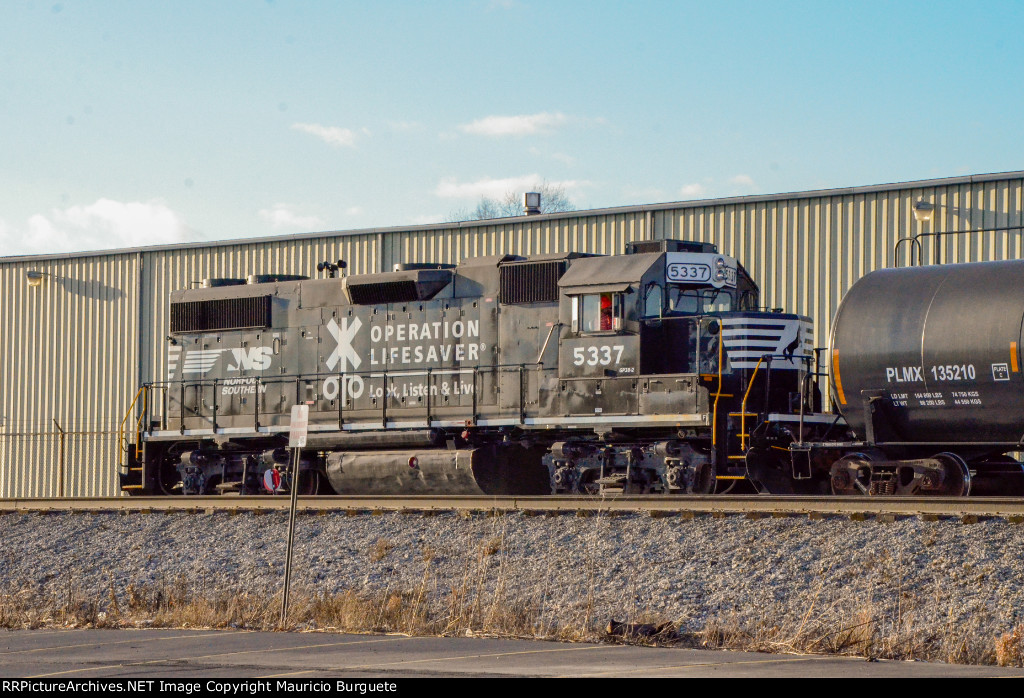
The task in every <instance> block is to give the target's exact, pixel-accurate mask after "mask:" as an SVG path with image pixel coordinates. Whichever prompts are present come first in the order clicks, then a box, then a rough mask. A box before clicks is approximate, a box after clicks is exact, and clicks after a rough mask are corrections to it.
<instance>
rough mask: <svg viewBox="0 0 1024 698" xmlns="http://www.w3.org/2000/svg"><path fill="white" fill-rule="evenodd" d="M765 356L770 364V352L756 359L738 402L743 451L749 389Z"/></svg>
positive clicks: (751, 387)
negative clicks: (741, 400)
mask: <svg viewBox="0 0 1024 698" xmlns="http://www.w3.org/2000/svg"><path fill="white" fill-rule="evenodd" d="M765 357H767V358H768V365H769V366H770V365H771V355H770V354H765V355H764V356H762V357H761V358H759V359H758V360H757V365H755V366H754V372H753V373H752V374H750V380H749V381H748V382H747V392H745V393H743V402H741V403H740V450H741V451H743V453H746V452H747V398H748V397H750V391H751V390H752V389H753V388H754V380H755V379H756V378H757V372H758V371H760V370H761V364H762V363H763V362H764V360H765Z"/></svg>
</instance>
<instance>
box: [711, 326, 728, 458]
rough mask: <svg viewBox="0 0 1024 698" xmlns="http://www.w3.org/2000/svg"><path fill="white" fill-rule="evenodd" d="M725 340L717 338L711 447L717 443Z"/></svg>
mask: <svg viewBox="0 0 1024 698" xmlns="http://www.w3.org/2000/svg"><path fill="white" fill-rule="evenodd" d="M724 346H725V342H724V341H722V337H721V336H719V338H718V389H717V390H715V406H714V407H713V408H712V409H711V448H714V447H715V446H716V445H717V444H718V398H720V397H722V347H724Z"/></svg>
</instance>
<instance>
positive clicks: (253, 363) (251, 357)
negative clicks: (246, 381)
mask: <svg viewBox="0 0 1024 698" xmlns="http://www.w3.org/2000/svg"><path fill="white" fill-rule="evenodd" d="M271 352H272V349H271V348H270V347H253V348H252V349H248V350H246V349H232V350H231V353H232V355H233V356H234V358H235V363H234V365H233V366H228V367H227V370H229V371H266V370H267V369H268V368H270V356H271Z"/></svg>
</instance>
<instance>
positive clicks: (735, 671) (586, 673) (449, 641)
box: [0, 630, 1024, 681]
mask: <svg viewBox="0 0 1024 698" xmlns="http://www.w3.org/2000/svg"><path fill="white" fill-rule="evenodd" d="M513 676H517V677H620V676H621V677H712V676H722V677H755V676H756V677H759V678H764V677H800V676H814V677H896V676H907V677H925V676H929V677H930V676H965V677H982V676H991V677H1011V676H1016V677H1024V669H1020V668H1000V667H980V666H962V665H954V664H937V663H928V662H890V661H866V660H865V659H863V658H855V657H833V656H818V655H814V656H810V655H791V654H759V653H753V652H727V651H710V650H696V649H681V648H671V647H636V646H625V645H614V644H590V643H559V642H543V641H537V640H516V639H498V638H481V637H458V638H438V637H407V636H404V635H342V634H330V633H319V632H318V633H275V632H249V631H239V630H14V631H4V632H0V677H3V678H12V677H17V678H30V677H31V678H47V679H58V678H73V679H95V678H163V679H172V680H174V679H177V680H188V681H196V680H201V679H215V678H229V677H231V678H249V679H257V678H258V679H271V678H286V679H293V680H305V679H317V678H341V677H344V678H371V677H372V678H395V679H397V678H405V677H449V678H450V677H513Z"/></svg>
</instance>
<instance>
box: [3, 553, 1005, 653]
mask: <svg viewBox="0 0 1024 698" xmlns="http://www.w3.org/2000/svg"><path fill="white" fill-rule="evenodd" d="M477 556H478V557H477V560H476V561H472V562H471V563H470V564H468V565H467V568H466V570H465V574H464V575H463V576H462V578H461V579H460V580H459V581H458V582H457V583H456V584H454V585H451V586H450V588H448V589H447V590H446V593H444V594H439V593H438V592H439V591H440V587H439V586H438V585H437V584H436V583H435V581H434V580H433V579H432V577H431V573H430V565H429V564H427V565H426V568H425V572H424V576H423V579H422V581H421V582H420V583H419V584H417V585H415V586H414V587H413V588H410V589H404V590H397V589H391V590H385V591H378V592H374V593H359V592H357V591H353V590H349V591H345V592H342V593H339V594H330V595H328V594H322V593H304V592H302V591H298V592H295V593H294V594H293V597H292V603H291V608H290V612H289V627H288V629H293V630H295V629H304V630H317V629H318V630H331V631H339V632H397V633H406V634H410V635H481V634H483V635H499V636H516V637H545V638H550V639H559V640H570V641H582V640H590V641H593V640H600V639H605V640H608V639H611V640H614V641H621V642H629V643H634V644H659V645H664V644H673V643H674V644H683V645H686V646H691V647H702V648H707V649H735V650H746V651H758V652H774V653H825V654H846V655H859V656H864V657H871V658H884V659H919V660H932V661H936V660H937V661H946V662H954V663H969V664H998V665H999V666H1024V625H1018V626H1016V627H1014V628H1013V629H1012V630H1010V631H1009V632H1006V633H1004V634H1002V635H999V636H998V637H994V638H993V637H989V638H985V637H984V635H982V634H980V632H979V631H981V627H983V626H984V625H985V624H984V623H981V624H978V625H977V626H972V627H961V626H958V625H955V624H954V623H953V622H952V619H951V621H950V624H949V625H948V626H947V627H946V628H945V629H943V631H942V632H935V630H934V629H928V628H924V627H919V626H917V625H916V624H915V621H914V614H913V613H912V612H910V613H907V612H905V613H903V614H902V616H901V617H897V616H896V615H894V614H892V613H889V614H886V613H884V612H882V611H881V610H880V608H878V607H876V606H872V605H865V606H863V607H862V608H861V609H860V610H858V611H845V612H844V611H842V610H840V609H838V608H834V607H831V608H823V609H820V610H815V606H814V604H810V605H809V606H808V610H807V612H806V613H805V615H804V616H803V617H799V618H790V619H788V620H787V619H785V618H784V617H781V616H780V615H779V614H778V613H777V609H775V610H773V609H772V608H770V607H766V608H761V609H760V611H759V612H755V611H753V610H751V609H747V610H746V611H740V610H735V611H732V612H730V613H726V614H723V615H722V616H720V617H716V618H714V619H712V620H711V621H709V622H707V623H706V624H704V626H703V627H702V628H701V629H699V630H697V631H691V632H682V633H679V632H677V630H678V628H679V624H677V623H673V622H672V621H671V620H670V619H666V618H664V617H661V616H659V615H658V614H655V613H636V614H632V616H631V617H630V618H629V624H628V629H629V631H630V632H625V631H623V630H619V631H618V632H617V634H616V635H615V636H609V634H608V632H607V628H606V626H607V623H608V619H602V620H601V621H600V622H599V621H598V620H597V619H595V618H594V617H593V616H592V603H590V602H587V601H585V602H584V604H583V606H582V610H581V612H580V614H579V615H578V616H577V617H576V619H575V620H574V621H572V622H565V623H556V622H552V621H551V620H550V619H549V618H545V613H544V611H545V598H544V591H543V587H542V589H541V595H540V596H539V597H538V598H537V599H536V602H531V603H523V602H521V601H512V600H511V599H510V598H509V595H508V593H507V592H508V590H507V589H506V588H505V587H504V586H503V584H502V583H501V581H500V580H501V579H502V578H503V575H504V572H502V571H501V570H500V565H503V564H510V563H509V561H508V560H499V561H498V562H497V564H498V565H499V570H498V579H499V583H498V585H497V586H495V587H494V588H493V589H490V590H489V591H487V590H484V589H483V587H482V586H481V585H480V583H479V577H480V576H479V574H478V573H479V568H478V566H477V562H478V561H481V560H487V559H488V558H490V557H491V556H490V555H488V554H486V546H480V548H479V550H478V553H477ZM547 583H550V582H549V581H546V582H545V584H547ZM75 589H76V587H75V585H74V584H72V583H71V581H70V580H69V581H68V583H67V584H66V585H64V587H63V589H62V590H61V591H60V592H59V593H54V594H52V595H50V596H43V595H37V594H33V593H31V592H27V591H20V592H16V593H8V594H0V627H3V628H40V627H54V626H56V627H91V628H102V627H192V628H245V629H252V630H272V629H275V628H276V627H277V622H278V615H279V612H280V597H279V596H277V595H267V596H255V595H252V594H239V593H236V592H234V591H230V590H224V591H220V592H211V591H210V590H209V589H208V588H203V587H202V585H200V584H190V583H189V582H188V581H187V580H185V579H183V578H179V579H175V580H169V581H166V582H163V583H160V584H155V585H150V586H133V585H129V586H127V587H126V588H124V589H115V588H114V586H113V585H111V587H110V588H109V589H108V590H107V591H106V592H104V593H102V594H98V595H95V596H93V597H89V596H86V595H83V594H80V593H79V592H76V590H75ZM780 618H783V619H782V620H780ZM599 626H600V627H599ZM989 627H991V626H989ZM647 628H654V629H656V632H647V631H646V629H647Z"/></svg>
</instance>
